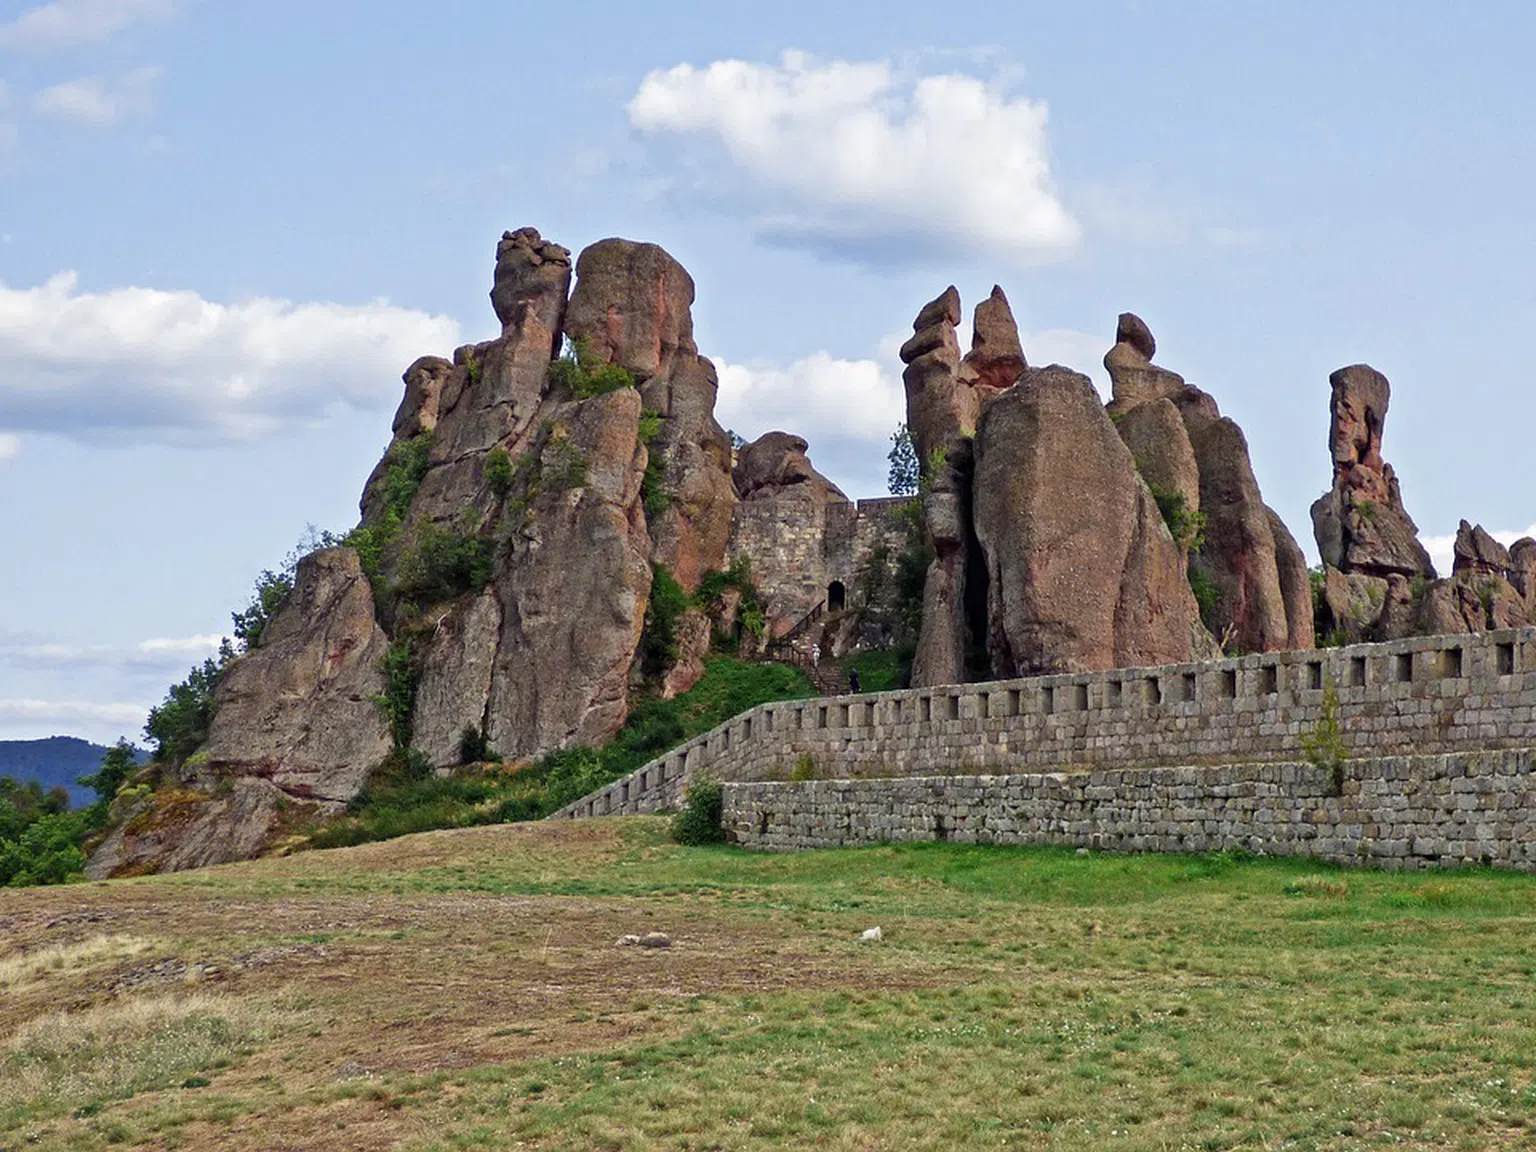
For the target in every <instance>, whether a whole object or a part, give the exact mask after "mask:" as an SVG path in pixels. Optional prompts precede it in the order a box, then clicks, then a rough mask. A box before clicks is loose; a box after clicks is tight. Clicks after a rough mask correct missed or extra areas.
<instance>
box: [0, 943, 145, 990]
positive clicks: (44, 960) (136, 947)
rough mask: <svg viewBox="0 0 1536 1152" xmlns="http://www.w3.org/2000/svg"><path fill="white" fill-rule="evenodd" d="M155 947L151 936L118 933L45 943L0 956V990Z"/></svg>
mask: <svg viewBox="0 0 1536 1152" xmlns="http://www.w3.org/2000/svg"><path fill="white" fill-rule="evenodd" d="M155 947H156V942H155V941H154V940H150V939H147V938H145V937H142V936H121V935H118V936H92V937H91V938H89V939H87V940H77V941H61V942H59V943H56V944H45V945H43V946H42V947H40V948H33V949H30V950H28V951H26V952H20V953H17V954H16V955H13V956H4V957H0V990H3V991H6V992H9V993H15V992H18V991H19V990H20V989H22V988H25V987H27V986H29V985H32V984H36V983H39V982H41V981H45V980H51V979H55V978H57V977H59V976H63V975H68V974H71V973H75V972H80V971H83V970H84V969H87V968H94V967H96V966H97V965H104V964H120V963H122V962H123V961H125V960H133V959H136V958H137V957H139V956H143V955H144V954H145V953H147V952H151V951H153V950H154V949H155Z"/></svg>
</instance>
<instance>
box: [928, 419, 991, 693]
mask: <svg viewBox="0 0 1536 1152" xmlns="http://www.w3.org/2000/svg"><path fill="white" fill-rule="evenodd" d="M974 467H975V459H974V448H973V444H972V441H971V440H970V439H958V440H956V441H954V442H953V443H952V444H951V445H950V447H949V449H948V451H947V452H946V454H945V457H944V459H943V461H942V463H940V464H939V466H938V467H937V468H936V469H935V470H934V473H933V476H932V478H931V482H930V486H929V490H928V494H927V497H926V498H925V499H924V501H923V528H924V530H925V531H926V532H927V533H928V542H929V544H930V546H931V547H932V549H933V560H932V561H931V562H930V563H929V565H928V574H927V578H926V579H925V580H924V581H923V628H922V632H921V633H920V635H919V636H918V641H917V651H916V652H915V653H914V654H913V657H912V683H913V684H914V685H930V684H959V683H963V682H964V681H965V680H966V679H967V657H968V655H969V654H970V652H971V651H972V650H973V649H974V648H976V647H977V646H979V645H982V644H985V642H986V627H985V597H986V587H985V583H984V577H985V572H986V568H985V566H984V565H982V564H979V563H973V561H975V560H976V559H977V558H978V556H979V548H980V545H979V542H978V541H977V539H976V532H975V527H974V525H973V523H972V474H973V470H974ZM978 601H979V602H980V607H981V611H980V612H978V611H976V610H975V609H976V607H977V605H978Z"/></svg>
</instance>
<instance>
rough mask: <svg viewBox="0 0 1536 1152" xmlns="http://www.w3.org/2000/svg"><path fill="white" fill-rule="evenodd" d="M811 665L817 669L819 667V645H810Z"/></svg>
mask: <svg viewBox="0 0 1536 1152" xmlns="http://www.w3.org/2000/svg"><path fill="white" fill-rule="evenodd" d="M811 663H812V664H815V665H817V666H818V667H819V666H820V665H821V645H820V644H812V645H811Z"/></svg>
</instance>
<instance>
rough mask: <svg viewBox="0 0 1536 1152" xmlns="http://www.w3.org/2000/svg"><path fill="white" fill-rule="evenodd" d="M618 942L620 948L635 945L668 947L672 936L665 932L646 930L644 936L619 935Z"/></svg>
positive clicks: (670, 944)
mask: <svg viewBox="0 0 1536 1152" xmlns="http://www.w3.org/2000/svg"><path fill="white" fill-rule="evenodd" d="M618 944H619V946H620V947H621V948H630V947H633V946H635V945H639V946H640V947H641V948H670V947H672V937H670V936H668V935H667V934H666V933H665V932H647V933H646V934H645V935H644V936H634V935H630V936H620V937H619V939H618Z"/></svg>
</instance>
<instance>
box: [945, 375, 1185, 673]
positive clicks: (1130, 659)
mask: <svg viewBox="0 0 1536 1152" xmlns="http://www.w3.org/2000/svg"><path fill="white" fill-rule="evenodd" d="M974 490H975V498H974V503H975V528H976V535H977V538H978V539H979V541H980V544H981V548H982V551H983V552H984V554H985V557H986V566H987V578H988V628H989V635H988V637H987V641H988V649H989V651H990V653H991V657H992V671H993V674H994V675H996V676H1003V677H1006V676H1015V675H1029V674H1032V673H1043V672H1066V671H1086V670H1093V669H1105V668H1116V667H1129V666H1133V665H1138V664H1162V663H1177V662H1180V661H1184V660H1188V659H1190V658H1191V657H1192V656H1193V655H1194V651H1195V648H1194V644H1193V640H1192V638H1193V636H1194V635H1195V634H1196V633H1197V631H1198V629H1199V614H1198V610H1197V608H1196V605H1195V601H1194V597H1193V595H1192V594H1191V592H1190V589H1189V584H1188V582H1187V581H1186V579H1185V575H1184V564H1183V558H1182V556H1181V555H1180V552H1179V549H1178V547H1177V546H1176V545H1175V544H1174V542H1173V539H1172V537H1171V536H1170V535H1169V533H1168V530H1167V528H1166V526H1165V525H1164V524H1163V519H1162V515H1161V513H1160V512H1159V511H1158V509H1157V506H1156V504H1155V503H1154V502H1153V499H1152V495H1151V493H1150V492H1149V491H1148V489H1147V487H1146V485H1145V483H1144V482H1143V481H1142V480H1141V478H1140V477H1139V476H1138V475H1137V474H1136V466H1135V463H1134V461H1133V460H1132V458H1131V453H1130V450H1129V449H1128V448H1126V446H1125V444H1124V443H1123V442H1122V441H1121V440H1120V437H1119V435H1118V434H1117V433H1116V431H1115V428H1114V425H1113V424H1112V423H1111V422H1110V420H1109V418H1108V416H1107V415H1106V414H1105V412H1104V409H1103V407H1102V406H1101V404H1100V402H1099V399H1098V395H1097V393H1096V392H1095V391H1094V389H1093V385H1092V383H1091V382H1090V381H1089V380H1088V378H1087V377H1086V376H1082V375H1079V374H1078V373H1075V372H1071V371H1069V370H1067V369H1065V368H1060V367H1055V366H1053V367H1051V368H1045V369H1031V370H1029V371H1027V372H1026V373H1025V374H1024V376H1023V378H1022V379H1021V380H1020V382H1019V384H1018V386H1017V387H1015V388H1014V389H1013V390H1011V391H1009V392H1007V393H1004V394H1003V395H1002V396H1000V397H998V398H997V399H996V400H994V401H993V402H992V404H991V405H990V406H989V407H988V408H987V411H986V413H985V415H984V416H983V419H982V426H981V428H980V430H979V432H978V434H977V440H976V469H975V479H974Z"/></svg>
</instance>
